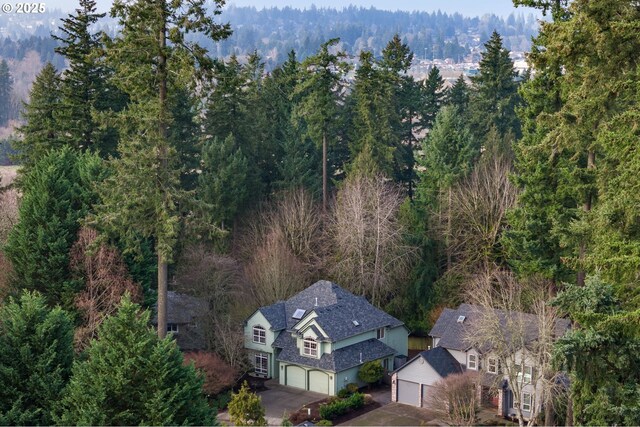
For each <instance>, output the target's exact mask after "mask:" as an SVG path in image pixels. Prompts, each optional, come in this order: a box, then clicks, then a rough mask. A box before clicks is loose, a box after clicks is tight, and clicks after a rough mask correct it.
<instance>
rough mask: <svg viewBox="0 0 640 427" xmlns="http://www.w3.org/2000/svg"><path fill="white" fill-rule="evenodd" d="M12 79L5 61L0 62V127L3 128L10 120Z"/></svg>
mask: <svg viewBox="0 0 640 427" xmlns="http://www.w3.org/2000/svg"><path fill="white" fill-rule="evenodd" d="M12 93H13V78H12V77H11V73H10V71H9V65H8V64H7V61H6V60H4V59H3V60H2V61H0V126H4V125H6V124H7V122H8V121H9V120H10V119H11V118H12V117H11V113H12V110H13V108H12V106H11V94H12Z"/></svg>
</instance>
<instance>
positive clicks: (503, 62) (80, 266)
mask: <svg viewBox="0 0 640 427" xmlns="http://www.w3.org/2000/svg"><path fill="white" fill-rule="evenodd" d="M185 3H186V2H181V1H174V2H157V3H156V7H155V8H150V7H149V6H148V4H147V3H146V2H142V1H140V2H137V1H133V2H119V1H116V2H115V5H114V8H113V10H112V12H111V13H112V15H114V17H115V19H117V20H118V23H119V31H118V32H116V33H114V34H113V36H112V37H104V35H103V34H102V33H100V32H99V31H98V30H96V28H98V26H99V23H101V22H102V20H103V19H105V18H104V16H103V15H101V14H98V13H96V11H95V3H94V1H93V0H81V1H80V8H79V9H78V10H77V11H76V12H75V13H74V14H72V15H70V16H68V17H66V18H65V19H63V20H62V21H61V22H60V31H59V32H58V33H57V34H58V35H57V37H58V38H57V40H58V43H59V45H58V47H57V52H58V53H59V54H60V55H62V56H63V57H64V58H65V60H66V61H67V64H68V66H67V67H66V68H65V69H64V70H61V69H57V68H56V67H55V66H53V65H52V64H47V65H46V66H44V68H42V70H41V71H40V72H39V74H38V76H37V78H36V79H35V81H34V83H33V86H32V88H31V90H30V97H29V102H28V104H27V105H26V106H25V110H24V113H23V123H21V125H20V129H19V132H20V138H19V139H17V140H16V141H15V142H13V147H14V148H15V149H16V150H17V156H18V159H19V161H20V164H21V167H20V170H19V174H18V177H17V180H16V182H15V185H16V187H15V188H17V190H18V191H19V192H20V195H21V197H20V200H19V206H18V207H16V206H13V207H12V206H9V204H2V205H0V211H1V212H0V215H1V216H2V218H9V219H10V220H9V221H2V220H1V219H2V218H0V224H2V226H3V229H2V230H0V231H2V233H0V238H1V239H2V240H0V245H1V246H0V248H1V250H2V252H0V265H1V266H2V268H1V270H2V272H3V273H4V272H6V273H4V274H3V275H1V276H0V280H1V282H0V290H1V291H2V297H3V298H4V300H3V307H2V309H1V310H2V316H0V318H2V319H8V320H5V321H3V323H2V324H0V363H2V365H3V366H5V368H4V369H2V370H0V383H1V384H11V387H5V388H3V389H2V390H0V422H2V423H8V424H37V423H42V424H45V423H46V424H53V423H57V424H64V425H68V424H79V423H82V424H101V423H104V422H105V420H112V419H116V420H118V422H121V423H123V424H140V423H143V424H151V423H153V424H177V423H195V424H205V423H210V422H212V421H213V418H212V417H213V415H212V412H211V409H210V408H209V407H208V406H207V403H206V401H205V400H204V397H203V395H202V394H201V391H202V390H201V385H202V384H201V381H202V379H199V378H198V377H197V376H196V374H195V371H194V370H193V368H192V367H183V366H182V356H181V355H180V353H179V352H177V350H176V348H175V346H174V345H173V344H172V341H171V340H170V339H166V338H164V337H165V334H166V332H167V327H166V322H167V320H166V298H167V292H168V290H169V289H172V290H177V291H180V292H183V293H186V294H190V295H193V296H197V297H200V298H202V299H203V300H204V301H205V302H206V304H207V306H208V309H209V310H208V313H207V316H205V317H204V318H203V319H201V322H202V324H203V325H204V327H205V329H206V330H207V331H208V332H207V337H206V339H207V351H208V352H210V353H211V357H215V358H216V359H215V360H217V361H218V365H217V366H218V367H217V368H216V369H218V370H220V371H225V370H226V371H228V372H237V371H241V370H243V369H245V368H247V366H248V361H247V360H246V357H245V355H244V353H243V336H242V325H243V321H244V319H245V318H246V316H248V315H249V314H251V313H252V312H253V311H254V310H255V309H256V308H257V307H260V306H263V305H267V304H272V303H274V302H276V301H278V300H283V299H287V298H289V297H290V296H292V295H293V294H295V293H297V292H299V291H300V290H301V289H304V288H305V287H306V286H308V285H309V284H311V283H313V282H314V281H315V280H317V279H328V280H332V281H335V282H336V283H339V284H340V285H341V286H343V287H344V288H346V289H348V290H349V291H351V292H353V293H354V294H357V295H362V296H364V297H366V298H367V300H369V301H370V302H371V303H372V304H374V305H376V306H378V307H380V308H383V309H384V310H386V311H388V312H389V313H391V314H393V315H394V316H396V317H398V318H400V319H402V320H403V321H404V322H405V323H406V325H407V326H408V327H409V328H410V329H411V330H412V332H413V333H415V334H425V333H426V332H428V331H429V329H430V328H431V326H432V325H433V324H434V322H435V319H437V317H438V315H439V314H440V313H441V312H442V310H443V309H444V308H445V307H452V306H456V305H457V304H459V303H461V302H468V303H475V304H479V305H481V306H483V307H485V308H492V309H493V308H495V309H501V310H505V311H509V312H516V311H526V312H529V313H534V314H535V315H536V316H538V317H537V319H539V320H540V322H541V323H544V322H543V321H547V320H548V319H556V318H559V317H563V318H566V319H569V320H570V321H571V322H572V325H573V326H572V329H571V331H570V332H569V333H568V334H566V335H565V336H563V337H561V338H559V337H557V336H555V335H554V333H553V332H549V334H548V335H546V336H544V337H542V336H541V337H540V339H538V340H537V341H536V342H537V344H536V345H537V346H538V347H539V349H538V350H539V351H538V353H537V354H538V355H539V359H540V360H537V361H536V362H539V364H538V365H537V366H544V367H545V369H540V370H539V371H540V372H536V374H535V375H536V376H537V378H539V379H540V384H541V386H540V387H541V388H540V390H541V391H536V393H539V394H538V395H537V396H536V398H538V399H541V401H542V402H543V403H544V405H545V409H546V410H545V411H544V413H541V414H539V415H537V416H536V417H534V419H533V421H532V422H535V423H538V424H543V423H544V424H546V425H562V424H565V423H566V424H572V423H577V424H598V425H614V424H615V425H638V424H640V416H639V414H640V412H639V406H638V402H640V389H639V388H638V384H640V356H638V354H637V351H636V349H637V348H638V346H639V345H640V287H639V283H638V277H639V266H640V231H639V230H640V217H639V216H638V214H637V208H638V206H639V205H640V200H638V197H639V195H638V191H637V187H638V185H637V183H638V176H639V171H638V170H637V169H638V167H639V166H638V165H639V164H640V160H639V159H638V158H637V157H638V154H637V149H636V146H637V144H638V141H639V137H640V135H639V131H638V129H640V127H639V126H638V125H639V123H638V121H639V119H640V114H639V111H638V101H640V76H639V75H638V73H639V72H640V63H639V57H638V55H636V53H637V52H639V51H640V32H638V31H637V29H638V26H639V25H640V9H639V8H638V6H637V4H636V2H633V1H629V0H614V1H611V0H607V1H605V0H575V1H572V2H571V3H570V4H569V5H567V4H566V3H567V2H563V1H558V2H547V1H537V0H515V3H522V4H528V5H534V6H537V7H540V8H541V9H542V10H543V11H544V12H545V13H546V14H547V16H549V17H550V20H549V21H548V22H545V23H543V24H542V26H541V29H540V33H539V34H538V35H537V36H536V38H535V39H534V41H533V43H534V45H533V47H532V48H531V52H530V54H529V60H530V63H531V67H532V71H531V72H528V73H525V74H523V75H520V74H518V73H517V72H516V71H514V67H513V61H512V59H511V58H510V55H509V50H508V48H507V47H506V45H505V39H504V37H503V36H502V35H501V34H500V31H496V30H493V28H491V30H490V33H488V34H487V39H486V42H485V43H483V45H482V49H481V52H480V57H479V65H478V73H477V75H475V76H472V77H471V78H470V80H466V79H465V78H464V77H462V76H461V77H460V78H459V79H458V80H457V81H456V82H455V84H453V85H451V86H447V87H445V84H444V80H443V78H442V76H441V74H440V70H439V69H438V68H437V67H432V68H431V69H430V72H429V74H428V76H427V77H426V78H425V79H424V80H421V81H418V80H416V79H415V78H413V77H412V76H411V74H410V73H409V72H408V71H409V69H410V67H411V65H412V64H413V63H415V61H416V60H417V56H420V55H421V54H422V53H423V52H421V51H420V49H421V47H420V46H415V45H412V44H411V40H409V37H405V36H403V35H401V34H394V31H393V30H390V31H391V32H390V33H389V34H387V33H385V32H384V31H383V30H382V29H380V32H381V33H380V35H379V36H375V37H383V36H382V34H384V37H386V39H385V40H384V42H383V43H382V48H381V49H379V50H378V49H377V48H375V47H374V46H373V45H371V46H369V45H368V44H366V45H364V44H359V42H357V40H358V38H357V37H356V35H357V31H355V30H353V29H352V30H353V31H352V34H351V35H349V34H346V33H347V32H349V31H351V30H349V26H348V25H347V24H344V25H345V27H344V28H343V30H344V31H345V34H341V33H340V32H339V31H338V30H336V31H337V32H336V33H335V34H334V33H332V32H327V33H326V34H325V37H326V38H324V39H322V40H319V39H318V40H316V41H314V42H313V43H317V44H315V46H314V45H313V43H312V44H310V45H309V47H308V48H303V47H302V45H295V44H294V45H293V46H291V47H292V48H296V47H298V48H299V49H300V50H304V49H309V50H308V51H304V52H303V53H302V54H301V52H298V50H296V49H290V50H289V49H288V48H287V47H285V46H284V45H282V46H278V47H277V49H278V50H279V51H280V49H283V51H285V50H284V49H287V50H286V51H285V52H286V57H285V58H284V61H283V62H280V63H278V65H277V66H275V67H273V68H272V70H271V71H270V72H267V71H266V68H267V66H266V59H265V57H266V54H261V53H260V51H253V53H250V54H249V55H247V56H246V58H245V57H244V55H242V56H243V57H242V58H241V55H240V53H241V52H239V54H238V55H234V54H231V55H229V56H225V57H218V56H217V52H216V50H215V49H217V48H216V47H215V46H224V45H225V43H228V45H227V46H233V45H234V43H236V42H234V41H233V40H234V39H233V37H236V38H237V37H240V34H242V33H241V32H236V33H235V34H236V35H235V36H234V35H232V31H237V30H238V28H236V27H234V25H236V26H237V25H238V24H233V21H232V25H231V26H227V25H225V24H222V23H221V22H226V21H227V20H228V19H227V17H226V15H225V13H232V12H233V13H236V12H237V13H240V12H238V10H240V9H238V10H235V12H234V10H233V9H232V10H231V11H225V12H222V11H221V10H219V9H215V11H216V12H218V13H221V14H220V15H216V14H214V15H211V13H205V8H204V6H203V3H202V2H201V1H198V0H193V1H191V2H189V3H190V4H191V5H192V7H191V8H189V9H185V8H182V7H181V6H183V5H184V4H185ZM209 12H211V10H209ZM249 12H251V11H250V10H247V13H249ZM356 12H357V10H356V9H347V10H346V11H345V12H343V13H345V14H347V15H345V16H348V14H349V13H356ZM361 12H362V13H364V14H365V16H369V17H370V18H369V19H370V20H371V22H370V23H369V24H370V25H371V26H370V27H367V28H374V26H375V28H381V27H382V21H387V20H388V22H389V23H391V26H392V25H393V23H394V22H396V21H394V19H395V18H398V19H400V18H401V17H406V16H409V17H410V18H411V19H413V17H412V15H411V14H402V13H397V14H395V15H394V14H391V15H384V13H379V12H376V11H361ZM252 13H254V12H252ZM260 13H263V14H265V15H264V16H270V15H269V14H274V16H280V18H278V19H283V17H285V16H287V20H288V21H286V22H284V21H283V22H282V23H281V24H280V26H281V27H282V29H281V30H278V31H285V28H286V29H287V30H286V31H289V30H288V29H289V28H293V27H296V26H297V27H299V28H303V27H305V25H306V27H307V28H308V27H309V24H308V22H307V21H305V19H306V18H305V15H304V14H302V15H301V13H300V12H296V11H293V10H288V9H285V10H284V11H279V12H276V11H268V10H267V11H263V12H260ZM305 13H309V14H311V15H309V16H315V15H313V14H316V15H317V16H318V17H317V19H318V20H319V22H322V21H321V20H322V19H329V18H327V17H326V16H331V14H332V13H334V12H330V11H318V10H311V11H309V12H305ZM358 13H360V12H358ZM367 13H370V15H367ZM426 15H428V14H426ZM323 16H324V17H323ZM428 16H430V15H428ZM269 19H275V18H269ZM269 19H266V18H265V20H266V21H269ZM416 19H417V18H416ZM424 19H427V18H424ZM434 19H437V17H434ZM451 19H453V20H456V19H459V20H462V21H464V20H463V19H462V18H461V17H458V16H457V15H456V16H454V17H452V18H451ZM378 20H379V21H378ZM293 22H295V24H292V23H293ZM338 22H339V20H338ZM468 22H469V23H471V22H472V21H468ZM474 22H476V24H477V25H480V23H481V22H482V21H474ZM247 25H249V24H247ZM461 25H467V24H461ZM469 25H471V24H469ZM185 28H189V30H190V31H192V32H195V33H197V34H199V36H198V37H197V38H191V37H187V34H186V31H185ZM252 28H253V30H252V31H254V32H255V34H254V36H255V37H256V39H255V40H254V42H256V40H257V37H258V36H259V37H260V40H262V38H263V37H266V36H265V35H264V34H262V35H261V33H260V32H259V31H261V30H259V28H260V26H258V25H256V26H252ZM273 28H276V26H274V27H273ZM390 28H391V27H390ZM408 28H409V30H411V28H412V27H411V26H408ZM434 28H438V27H437V24H435V23H434ZM148 29H153V31H148ZM274 31H275V30H274ZM323 31H324V30H323ZM332 31H333V30H332ZM447 31H449V30H447V29H446V28H444V27H443V28H442V34H443V35H446V34H449V33H448V32H447ZM455 32H456V31H455V29H454V30H453V33H454V34H452V36H455V35H456V34H455ZM283 34H284V33H283ZM318 34H319V33H318ZM334 35H335V36H341V37H342V36H344V39H342V38H338V37H335V38H331V36H334ZM361 35H362V34H360V35H358V37H361ZM243 37H244V36H243ZM281 37H285V36H284V35H282V34H280V35H278V33H275V34H272V35H270V36H268V38H269V40H273V41H274V43H276V42H277V43H281V40H284V39H281ZM368 37H369V38H370V37H373V36H368ZM205 38H206V39H207V40H208V41H206V42H205ZM196 39H197V40H199V43H196ZM229 40H231V41H229ZM269 40H267V42H269ZM287 40H298V41H304V40H307V39H306V38H305V37H301V36H300V34H298V36H295V37H293V38H289V39H287ZM309 40H311V39H309ZM269 43H270V42H269ZM305 43H306V42H305ZM309 43H311V42H309ZM376 43H380V41H378V42H376ZM264 44H265V45H268V43H264ZM356 45H358V46H360V47H359V48H357V50H355V51H347V50H346V49H353V48H354V46H356ZM206 46H211V48H212V49H213V51H212V52H207V49H206ZM512 46H513V45H512ZM220 49H222V47H220ZM225 49H226V48H225ZM270 49H273V47H272V48H270ZM229 52H230V51H229ZM229 52H225V55H226V54H227V53H229ZM354 54H357V58H356V59H354V58H353V57H352V56H353V55H354ZM278 55H280V53H279V54H278ZM354 62H355V64H354ZM347 76H349V78H347ZM155 306H157V324H158V330H157V331H158V336H159V337H158V338H156V337H155V336H153V334H151V333H150V332H149V328H148V327H147V324H148V321H149V319H150V316H149V314H148V313H147V314H142V315H138V314H137V313H138V312H139V310H140V308H141V307H147V308H148V307H155ZM199 321H200V320H199ZM20 325H30V326H29V327H21V326H20ZM549 325H554V323H553V322H552V323H549V324H548V325H547V326H549ZM553 329H554V328H553V327H550V330H552V331H553ZM91 338H97V339H91ZM493 338H495V337H493ZM493 338H492V339H493ZM40 342H43V343H45V344H46V345H44V344H43V345H42V347H38V346H34V345H31V343H40ZM23 343H27V344H29V346H28V348H29V349H30V351H32V353H29V354H23V353H20V358H16V357H15V355H16V354H17V353H18V352H17V350H16V348H18V347H20V346H21V345H23ZM74 351H75V352H74ZM531 351H532V352H533V351H534V350H533V349H532V350H531ZM22 359H25V360H29V361H30V363H31V364H29V363H26V362H24V361H23V360H22ZM74 359H75V360H76V362H75V363H74V364H73V368H72V367H71V366H72V365H71V362H72V361H73V360H74ZM134 361H135V362H134ZM140 361H144V363H139V362H140ZM523 363H524V362H523ZM33 364H35V365H33ZM24 366H37V367H38V369H28V370H27V369H25V368H24ZM134 368H139V369H134ZM536 371H537V369H536ZM558 371H561V372H563V373H564V374H563V375H561V376H560V377H558V376H556V375H555V374H556V373H557V372H558ZM565 374H566V375H565ZM522 376H523V375H521V377H522ZM531 376H534V373H533V372H532V373H531ZM567 377H568V378H569V381H567ZM122 378H125V379H127V380H126V381H124V380H123V381H124V385H123V384H122V383H120V382H118V381H120V379H122ZM150 378H152V379H153V381H148V380H149V379H150ZM128 379H131V380H130V381H129V380H128ZM34 384H35V386H34ZM40 384H47V385H48V387H47V388H46V389H45V390H44V391H42V390H41V387H40V386H39V385H40ZM35 388H37V389H38V390H37V393H40V394H38V396H43V397H42V398H40V399H38V400H37V402H36V403H35V404H34V405H36V406H37V408H36V409H34V407H33V406H29V405H31V404H30V403H29V402H32V399H30V397H31V396H32V395H34V393H36V391H35ZM105 390H106V391H105ZM167 395H171V396H174V395H175V396H177V397H175V399H173V400H171V401H167V400H166V399H164V397H166V396H167ZM105 396H115V399H116V401H117V405H114V404H113V402H112V401H111V400H109V399H107V398H106V397H105ZM57 402H61V403H60V404H58V403H57ZM131 402H135V405H134V404H133V403H131ZM118 405H120V406H118ZM134 406H135V407H134ZM121 407H122V408H129V407H131V408H132V409H131V411H118V408H121ZM149 408H152V409H151V410H150V409H149ZM149 414H152V415H149ZM114 417H116V418H114ZM117 417H122V418H117ZM517 417H518V418H519V421H520V424H521V425H523V424H524V423H525V420H524V419H523V416H522V413H521V412H520V414H519V415H518V416H517Z"/></svg>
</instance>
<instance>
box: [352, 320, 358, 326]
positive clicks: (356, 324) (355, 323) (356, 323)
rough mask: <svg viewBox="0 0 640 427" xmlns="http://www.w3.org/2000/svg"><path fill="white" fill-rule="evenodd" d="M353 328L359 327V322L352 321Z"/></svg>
mask: <svg viewBox="0 0 640 427" xmlns="http://www.w3.org/2000/svg"><path fill="white" fill-rule="evenodd" d="M352 322H353V325H354V326H360V322H358V321H357V320H352Z"/></svg>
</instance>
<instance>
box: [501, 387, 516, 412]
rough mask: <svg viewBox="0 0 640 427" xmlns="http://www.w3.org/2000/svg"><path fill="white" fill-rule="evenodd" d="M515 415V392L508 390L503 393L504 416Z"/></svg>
mask: <svg viewBox="0 0 640 427" xmlns="http://www.w3.org/2000/svg"><path fill="white" fill-rule="evenodd" d="M513 415H514V410H513V392H512V391H511V390H509V389H506V390H503V391H502V416H503V417H512V416H513Z"/></svg>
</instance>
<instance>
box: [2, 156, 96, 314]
mask: <svg viewBox="0 0 640 427" xmlns="http://www.w3.org/2000/svg"><path fill="white" fill-rule="evenodd" d="M103 175H104V168H103V165H102V163H101V161H100V159H99V158H97V157H95V156H93V155H90V154H81V153H78V152H76V151H75V150H73V149H72V148H70V147H63V148H62V149H60V150H53V151H50V152H49V153H47V154H46V155H45V156H44V157H43V158H41V159H40V160H39V161H38V162H37V163H36V164H34V165H33V167H32V168H30V169H29V170H28V172H27V173H26V174H25V175H24V176H23V178H22V187H23V196H22V203H21V204H20V209H19V214H20V219H19V222H18V224H16V226H15V227H14V228H13V229H12V230H11V233H10V234H9V239H8V242H7V245H6V247H5V253H6V255H7V256H8V258H9V259H10V260H11V263H12V265H13V273H12V274H13V278H12V285H13V287H14V288H15V289H28V290H37V291H39V292H41V293H42V295H43V296H44V298H45V299H46V300H47V302H48V303H49V304H51V305H52V306H53V305H56V304H62V305H63V306H65V307H69V308H71V307H73V298H74V293H75V291H77V287H78V283H76V282H75V281H74V280H72V272H71V270H70V266H69V250H70V249H71V246H72V245H73V243H74V242H75V240H76V234H77V232H78V229H79V228H80V222H79V221H80V220H82V219H84V218H85V216H86V215H87V214H88V213H89V211H90V208H91V206H92V204H93V203H95V202H96V201H97V195H96V192H95V190H94V187H95V185H96V183H97V182H98V181H99V180H100V179H101V178H102V177H103Z"/></svg>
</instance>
